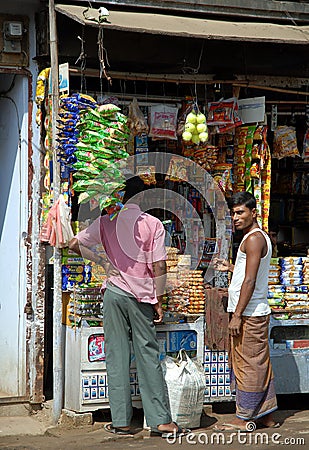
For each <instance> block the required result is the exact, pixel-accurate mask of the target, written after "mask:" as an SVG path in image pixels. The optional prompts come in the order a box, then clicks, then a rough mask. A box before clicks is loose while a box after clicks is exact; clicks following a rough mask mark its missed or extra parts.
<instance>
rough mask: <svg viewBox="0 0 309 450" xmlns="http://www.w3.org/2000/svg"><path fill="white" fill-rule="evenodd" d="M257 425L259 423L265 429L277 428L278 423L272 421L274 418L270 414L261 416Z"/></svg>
mask: <svg viewBox="0 0 309 450" xmlns="http://www.w3.org/2000/svg"><path fill="white" fill-rule="evenodd" d="M259 423H260V424H261V425H263V426H264V427H266V428H277V427H279V423H277V422H276V421H275V420H274V417H273V414H272V413H270V414H267V415H266V416H263V417H262V418H261V419H260V420H259Z"/></svg>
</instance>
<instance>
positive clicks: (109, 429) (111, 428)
mask: <svg viewBox="0 0 309 450" xmlns="http://www.w3.org/2000/svg"><path fill="white" fill-rule="evenodd" d="M104 430H105V431H107V432H108V433H112V434H117V435H118V436H130V437H133V434H132V432H131V431H130V430H124V429H123V428H117V427H114V426H113V424H112V423H106V424H105V425H104Z"/></svg>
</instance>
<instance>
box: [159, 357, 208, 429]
mask: <svg viewBox="0 0 309 450" xmlns="http://www.w3.org/2000/svg"><path fill="white" fill-rule="evenodd" d="M162 369H163V373H164V378H165V383H166V387H167V391H168V398H169V403H170V408H171V415H172V420H173V421H174V422H176V423H177V424H178V425H180V426H182V427H188V428H198V427H199V426H200V423H201V414H202V411H203V403H204V392H205V386H206V381H205V373H204V370H203V367H202V365H201V364H200V363H199V362H195V361H192V360H191V359H190V358H189V356H188V355H187V353H186V352H185V351H184V350H180V352H179V354H178V356H177V358H171V357H169V356H167V357H166V358H165V359H164V360H163V361H162Z"/></svg>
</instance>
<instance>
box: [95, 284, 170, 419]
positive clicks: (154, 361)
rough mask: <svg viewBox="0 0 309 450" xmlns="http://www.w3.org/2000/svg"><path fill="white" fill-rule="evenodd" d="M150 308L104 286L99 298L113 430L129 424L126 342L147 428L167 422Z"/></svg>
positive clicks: (163, 385) (167, 413) (164, 397)
mask: <svg viewBox="0 0 309 450" xmlns="http://www.w3.org/2000/svg"><path fill="white" fill-rule="evenodd" d="M153 316H154V312H153V307H152V305H150V304H149V303H139V302H138V301H137V300H136V298H135V297H133V296H131V295H130V294H128V293H127V292H125V291H123V290H122V289H119V288H117V287H115V286H108V287H107V289H106V290H105V293H104V299H103V326H104V336H105V337H104V339H105V354H106V369H107V379H108V396H109V404H110V410H111V415H112V421H113V426H114V427H125V426H129V425H130V421H131V418H132V400H131V390H130V360H131V358H130V340H132V344H133V350H134V355H135V359H136V369H137V376H138V384H139V389H140V393H141V397H142V403H143V409H144V415H145V418H146V421H147V425H148V426H150V427H153V428H156V427H157V426H158V425H160V424H163V423H169V422H170V421H171V415H170V409H169V403H168V398H167V394H166V389H165V384H164V378H163V374H162V369H161V365H160V361H159V346H158V342H157V339H156V330H155V325H154V324H153Z"/></svg>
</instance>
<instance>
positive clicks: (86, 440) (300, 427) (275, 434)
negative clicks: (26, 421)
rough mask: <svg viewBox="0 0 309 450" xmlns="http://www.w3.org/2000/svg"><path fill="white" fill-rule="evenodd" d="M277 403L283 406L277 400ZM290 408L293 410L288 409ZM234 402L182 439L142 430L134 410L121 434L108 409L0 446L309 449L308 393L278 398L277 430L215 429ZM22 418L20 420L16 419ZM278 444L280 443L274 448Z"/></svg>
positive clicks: (44, 415)
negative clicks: (126, 432)
mask: <svg viewBox="0 0 309 450" xmlns="http://www.w3.org/2000/svg"><path fill="white" fill-rule="evenodd" d="M280 403H281V404H280ZM291 406H294V409H286V408H290V407H291ZM233 408H234V405H233V404H222V405H220V404H217V405H213V406H210V405H208V406H206V407H205V410H204V414H203V416H202V421H201V428H199V429H196V430H193V434H192V435H190V436H189V437H185V438H182V439H181V440H179V439H178V440H176V442H174V441H173V440H170V441H167V440H165V439H162V438H161V437H158V436H151V435H150V432H149V431H148V430H144V429H143V415H142V412H141V411H140V410H135V412H134V418H133V423H132V428H133V429H134V436H133V437H120V436H115V435H112V434H110V433H107V432H106V431H105V430H104V428H103V425H104V423H106V422H109V421H110V415H109V412H108V411H107V412H106V411H103V412H102V411H100V412H97V413H95V414H94V415H93V418H94V423H93V424H92V425H87V426H83V427H78V428H73V427H70V426H68V424H67V423H66V424H65V425H59V426H57V427H49V428H47V430H46V431H45V433H44V434H43V435H39V436H33V435H23V436H20V435H19V436H18V435H15V436H14V435H11V436H7V437H4V436H3V437H1V434H0V448H1V449H4V450H9V449H10V450H12V449H14V450H22V449H23V450H48V449H50V450H51V449H52V450H98V449H108V450H118V449H119V450H121V449H130V448H134V449H135V450H139V449H158V450H159V449H167V448H171V447H172V448H173V446H174V447H175V446H177V447H179V446H180V447H181V448H183V449H189V448H190V449H192V445H193V446H195V448H205V447H206V448H207V446H212V447H214V448H217V449H224V448H226V447H229V448H231V449H233V450H234V449H237V450H240V449H241V448H242V447H247V446H249V445H250V446H253V447H254V449H257V450H262V449H266V448H267V449H268V448H270V449H278V448H282V446H284V447H286V446H288V447H289V448H291V447H293V449H294V448H295V449H307V448H309V412H308V396H307V395H304V396H297V398H296V397H295V398H294V401H292V402H291V401H287V400H282V401H279V410H278V411H276V413H275V418H276V420H277V421H278V422H280V424H281V426H280V428H275V429H267V430H265V429H257V430H256V431H254V432H253V433H240V434H239V433H231V432H225V433H218V432H216V431H215V430H214V426H215V425H216V424H220V423H223V422H229V421H230V420H231V419H232V418H233V417H234V415H233ZM20 419H21V420H22V418H20ZM36 420H37V421H38V422H41V423H45V424H47V423H48V421H49V420H50V408H43V410H42V411H39V412H38V413H37V414H36ZM278 445H281V447H278Z"/></svg>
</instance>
